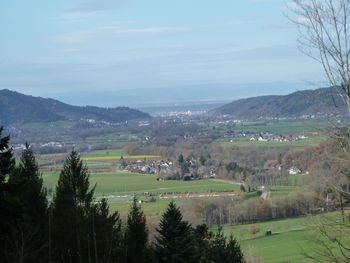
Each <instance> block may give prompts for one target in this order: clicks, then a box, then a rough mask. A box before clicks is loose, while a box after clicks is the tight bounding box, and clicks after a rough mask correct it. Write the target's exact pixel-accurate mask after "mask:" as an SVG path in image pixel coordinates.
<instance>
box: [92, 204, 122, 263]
mask: <svg viewBox="0 0 350 263" xmlns="http://www.w3.org/2000/svg"><path fill="white" fill-rule="evenodd" d="M89 222H90V231H89V234H88V236H89V240H88V258H89V259H90V262H99V263H109V262H111V263H112V262H113V263H116V262H121V259H122V253H123V251H122V241H123V240H122V238H123V237H122V234H121V233H122V231H121V220H120V216H119V213H118V212H114V213H110V211H109V206H108V203H107V200H106V199H104V198H103V199H102V200H101V201H100V202H98V203H97V204H94V205H93V207H92V209H91V212H90V215H89ZM92 259H94V260H92Z"/></svg>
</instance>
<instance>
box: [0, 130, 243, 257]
mask: <svg viewBox="0 0 350 263" xmlns="http://www.w3.org/2000/svg"><path fill="white" fill-rule="evenodd" d="M2 131H3V129H2V128H0V244H1V245H0V259H1V262H8V263H10V262H11V263H13V262H23V263H24V262H28V263H31V262H33V263H34V262H35V263H37V262H39V263H40V262H50V263H51V262H54V263H56V262H62V263H75V262H78V263H85V262H89V263H90V262H91V263H97V262H100V263H109V262H110V263H114V262H237V263H239V262H244V257H243V254H242V252H241V249H240V246H239V244H238V243H237V241H236V240H235V239H234V238H233V237H232V236H231V237H230V238H229V239H227V238H226V237H225V236H224V234H223V233H222V231H221V229H219V231H218V232H216V233H213V232H211V231H209V229H208V227H207V226H206V225H199V226H197V227H193V226H192V225H191V224H190V223H189V222H187V221H185V220H183V217H182V214H181V212H180V210H179V208H178V207H177V206H176V205H175V204H174V203H173V202H171V203H170V204H169V206H168V208H167V210H166V212H165V213H164V214H163V216H162V218H161V221H160V223H159V226H158V228H157V235H156V238H155V241H154V242H151V241H150V240H149V233H148V228H147V222H146V217H145V215H144V213H143V211H142V210H141V208H140V206H139V205H138V202H137V200H136V198H134V200H133V202H132V205H131V208H130V212H129V214H128V217H127V222H122V221H121V219H120V216H119V213H118V212H113V213H112V212H111V211H110V210H109V206H108V202H107V200H106V199H102V200H101V201H96V199H95V198H94V192H95V188H96V185H95V186H92V187H91V186H90V183H89V172H88V169H87V167H86V166H84V164H83V163H82V161H81V160H80V157H79V154H78V153H77V152H76V151H72V152H71V153H70V155H69V156H68V157H67V159H66V161H65V163H64V166H63V169H62V171H61V173H60V176H59V180H58V184H57V186H56V191H55V195H54V197H53V199H52V200H48V198H47V193H46V190H45V188H44V186H43V180H42V176H41V173H40V171H39V169H38V165H37V162H36V160H35V157H34V154H33V151H32V150H31V149H30V147H29V145H28V144H27V145H26V148H25V150H24V151H23V152H22V155H21V159H20V162H19V163H18V164H16V162H15V159H14V157H13V152H12V149H11V148H10V146H9V139H10V138H9V137H8V136H4V137H2V136H1V135H2Z"/></svg>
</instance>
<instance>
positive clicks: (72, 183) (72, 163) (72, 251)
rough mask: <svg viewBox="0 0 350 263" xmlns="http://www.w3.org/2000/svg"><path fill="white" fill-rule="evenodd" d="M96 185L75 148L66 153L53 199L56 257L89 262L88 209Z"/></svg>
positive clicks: (67, 260) (53, 240) (53, 231)
mask: <svg viewBox="0 0 350 263" xmlns="http://www.w3.org/2000/svg"><path fill="white" fill-rule="evenodd" d="M94 189H95V187H93V188H92V189H90V183H89V174H88V169H87V167H86V166H84V165H83V163H82V161H81V160H80V157H79V155H78V153H77V152H76V151H74V150H73V151H72V152H71V153H70V155H69V156H68V157H67V159H66V161H65V163H64V165H63V169H62V171H61V173H60V177H59V180H58V185H57V187H56V194H55V197H54V200H53V213H52V244H53V254H54V257H55V258H56V259H57V260H59V261H64V262H88V260H87V257H88V255H89V253H88V249H89V245H91V244H89V242H88V241H89V234H88V233H89V220H88V218H89V213H90V211H91V208H92V200H93V195H94Z"/></svg>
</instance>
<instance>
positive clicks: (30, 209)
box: [8, 144, 48, 262]
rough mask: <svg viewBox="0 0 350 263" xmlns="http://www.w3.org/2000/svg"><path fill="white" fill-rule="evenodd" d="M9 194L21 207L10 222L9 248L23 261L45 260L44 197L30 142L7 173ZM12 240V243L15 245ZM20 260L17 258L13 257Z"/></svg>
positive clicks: (45, 226) (45, 224)
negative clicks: (11, 247) (14, 218)
mask: <svg viewBox="0 0 350 263" xmlns="http://www.w3.org/2000/svg"><path fill="white" fill-rule="evenodd" d="M8 185H9V187H10V188H11V189H12V192H11V195H12V198H13V200H16V202H17V204H18V205H19V208H20V215H21V216H20V218H18V219H17V220H16V224H12V227H13V228H12V229H13V230H12V234H13V237H12V241H13V242H14V243H15V246H16V247H18V251H20V252H18V251H16V250H15V249H12V251H13V253H15V254H17V255H14V257H15V258H17V259H19V258H21V259H22V260H24V261H25V262H47V257H45V255H47V253H46V248H47V245H46V244H47V230H48V228H47V221H48V213H47V199H46V190H45V189H44V188H43V180H42V177H41V173H40V172H39V168H38V164H37V162H36V160H35V156H34V154H33V151H32V150H31V149H30V146H29V144H26V148H25V149H24V150H23V152H22V155H21V160H20V164H19V166H18V167H16V168H15V169H14V170H13V172H12V173H11V174H10V176H9V180H8ZM14 243H12V246H13V245H14ZM16 261H19V260H16Z"/></svg>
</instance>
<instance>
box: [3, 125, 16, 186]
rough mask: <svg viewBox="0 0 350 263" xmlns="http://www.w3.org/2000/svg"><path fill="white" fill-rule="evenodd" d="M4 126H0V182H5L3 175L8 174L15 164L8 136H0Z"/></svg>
mask: <svg viewBox="0 0 350 263" xmlns="http://www.w3.org/2000/svg"><path fill="white" fill-rule="evenodd" d="M3 131H4V127H2V126H1V127H0V184H3V183H4V182H5V177H6V176H7V175H9V174H10V172H11V171H12V169H13V168H14V166H15V159H14V157H13V151H12V148H11V147H10V145H9V143H10V136H4V137H1V135H2V132H3Z"/></svg>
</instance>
